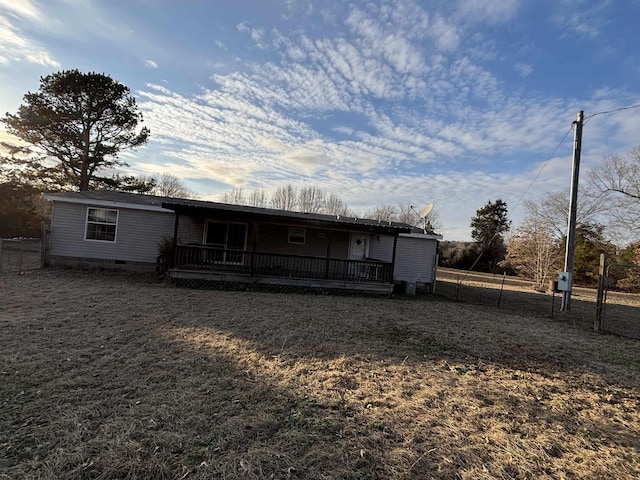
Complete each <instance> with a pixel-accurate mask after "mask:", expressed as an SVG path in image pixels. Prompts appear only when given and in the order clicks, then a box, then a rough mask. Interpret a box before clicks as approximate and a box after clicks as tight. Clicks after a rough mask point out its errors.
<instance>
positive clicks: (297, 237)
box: [289, 227, 307, 245]
mask: <svg viewBox="0 0 640 480" xmlns="http://www.w3.org/2000/svg"><path fill="white" fill-rule="evenodd" d="M306 240H307V229H306V228H296V227H289V243H297V244H299V245H304V243H305V242H306Z"/></svg>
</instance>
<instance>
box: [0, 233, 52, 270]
mask: <svg viewBox="0 0 640 480" xmlns="http://www.w3.org/2000/svg"><path fill="white" fill-rule="evenodd" d="M42 247H43V243H42V242H41V241H40V239H39V238H10V239H6V238H5V239H2V238H0V274H8V273H23V272H26V271H28V270H35V269H38V268H40V267H41V266H42V262H43V260H44V258H43V253H42V251H43V248H42Z"/></svg>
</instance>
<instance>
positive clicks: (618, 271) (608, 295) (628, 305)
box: [601, 263, 640, 339]
mask: <svg viewBox="0 0 640 480" xmlns="http://www.w3.org/2000/svg"><path fill="white" fill-rule="evenodd" d="M614 280H615V284H617V289H615V290H614V289H612V288H611V285H612V284H613V283H614ZM604 287H605V289H604V299H603V300H604V302H603V308H602V323H601V328H602V330H603V331H605V332H609V333H614V334H617V335H624V336H627V337H633V338H638V339H640V294H638V293H631V292H629V291H624V289H628V290H631V291H633V292H637V291H638V288H640V265H624V264H618V263H613V264H611V265H609V266H608V268H607V270H606V278H605V285H604Z"/></svg>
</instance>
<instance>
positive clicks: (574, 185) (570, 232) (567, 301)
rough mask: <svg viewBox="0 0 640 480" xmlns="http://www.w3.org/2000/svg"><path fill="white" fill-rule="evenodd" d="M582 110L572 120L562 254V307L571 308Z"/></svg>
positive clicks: (563, 308) (564, 308) (564, 309)
mask: <svg viewBox="0 0 640 480" xmlns="http://www.w3.org/2000/svg"><path fill="white" fill-rule="evenodd" d="M583 117H584V112H583V111H582V110H580V111H579V112H578V115H577V116H576V120H575V121H574V122H573V125H574V126H575V132H574V136H573V167H572V169H571V170H572V171H571V194H570V198H569V223H568V225H567V248H566V251H565V255H564V271H565V272H566V273H568V282H569V287H568V288H567V289H566V290H565V291H563V292H562V308H561V310H563V311H566V310H570V309H571V289H572V288H573V261H574V254H575V250H576V216H577V212H578V178H579V177H580V150H581V149H582V120H583Z"/></svg>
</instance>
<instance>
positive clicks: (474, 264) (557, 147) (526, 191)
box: [460, 105, 640, 283]
mask: <svg viewBox="0 0 640 480" xmlns="http://www.w3.org/2000/svg"><path fill="white" fill-rule="evenodd" d="M639 106H640V105H639ZM571 130H573V124H572V125H571V127H569V130H567V133H565V134H564V136H563V137H562V140H560V142H559V143H558V145H557V146H556V148H554V149H553V152H551V155H549V157H548V158H547V160H546V161H545V162H544V163H543V164H542V167H540V169H539V170H538V173H536V175H535V177H533V180H531V183H529V186H528V187H527V188H526V189H525V191H524V193H523V194H522V196H521V197H520V200H518V202H517V203H516V206H515V207H513V209H512V210H511V213H513V211H514V210H516V209H517V208H518V206H519V205H520V203H522V200H524V197H526V196H527V193H529V190H531V187H533V185H534V183H536V181H537V180H538V177H540V175H541V174H542V172H543V171H544V169H545V168H546V167H547V165H548V164H549V162H550V161H551V159H552V158H553V157H554V156H555V154H556V152H557V151H558V149H559V148H560V147H561V146H562V144H563V143H564V141H565V140H566V139H567V136H568V135H569V133H570V132H571ZM509 217H510V214H507V220H510V218H509ZM497 236H498V232H495V233H494V234H493V236H492V237H491V240H489V243H488V244H487V245H491V242H493V241H494V240H495V238H496V237H497ZM483 254H484V251H482V252H480V255H478V258H476V260H475V261H474V262H473V264H472V265H471V267H469V270H467V273H465V275H464V277H462V280H460V283H462V282H464V281H465V279H466V278H467V276H468V275H469V272H471V271H472V270H473V267H475V266H476V264H477V263H478V262H479V261H480V258H481V257H482V255H483Z"/></svg>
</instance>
